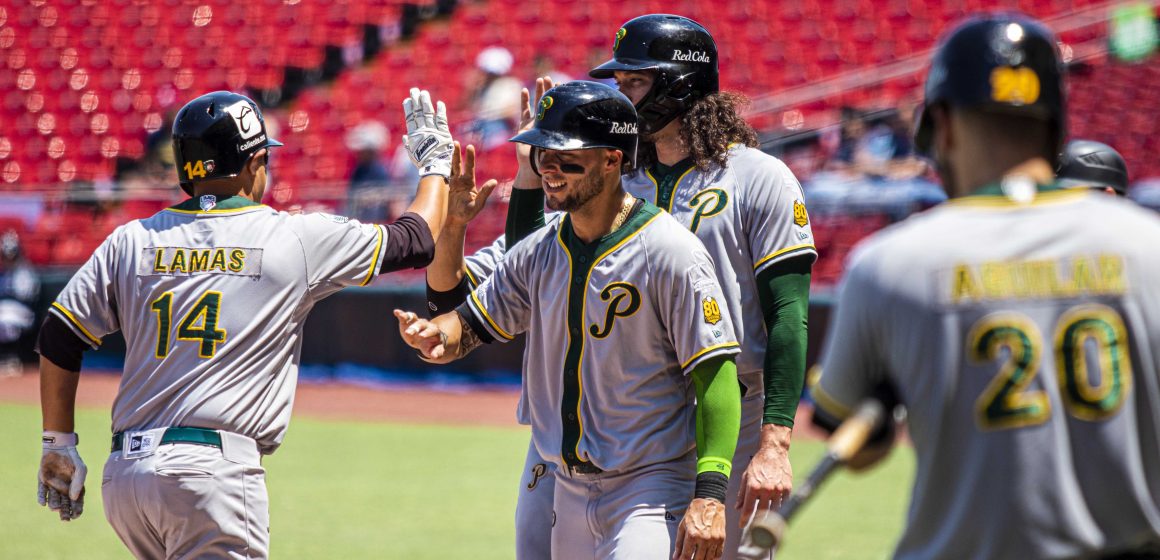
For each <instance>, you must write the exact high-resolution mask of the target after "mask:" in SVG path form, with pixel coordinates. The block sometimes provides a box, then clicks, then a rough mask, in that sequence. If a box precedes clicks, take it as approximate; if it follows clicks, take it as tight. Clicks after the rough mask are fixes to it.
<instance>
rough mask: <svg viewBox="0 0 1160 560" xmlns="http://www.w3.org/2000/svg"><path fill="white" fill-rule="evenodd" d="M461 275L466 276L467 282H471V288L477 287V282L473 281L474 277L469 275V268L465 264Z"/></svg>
mask: <svg viewBox="0 0 1160 560" xmlns="http://www.w3.org/2000/svg"><path fill="white" fill-rule="evenodd" d="M463 273H464V274H466V275H467V280H468V281H469V282H471V287H472V288H477V287H479V280H476V279H475V275H474V274H472V273H471V267H469V266H467V265H466V264H464V265H463Z"/></svg>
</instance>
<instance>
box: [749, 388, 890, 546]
mask: <svg viewBox="0 0 1160 560" xmlns="http://www.w3.org/2000/svg"><path fill="white" fill-rule="evenodd" d="M885 415H886V410H885V407H883V406H882V403H881V402H880V401H878V400H877V399H866V400H864V401H862V402H861V403H860V404H859V405H858V408H856V409H855V410H854V414H853V415H851V416H850V417H849V418H847V419H846V421H844V422H842V425H841V426H838V429H837V430H836V431H834V435H832V436H830V439H829V441H828V442H827V443H826V455H825V456H824V457H822V460H821V461H820V462H819V463H818V464H817V466H815V467H814V469H813V470H812V471H811V472H810V475H809V477H807V478H806V481H805V483H804V484H802V485H800V486H798V487H797V488H795V489H794V492H793V495H791V496H790V497H789V499H788V500H786V501H785V503H783V504H782V505H781V507H780V508H778V510H777V511H776V512H773V511H767V512H763V513H761V514H759V515H758V516H757V518H756V519H754V521H753V523H752V524H750V526H749V537H750V542H751V543H752V544H753V545H754V546H757V547H759V548H761V549H763V550H765V551H770V550H773V549H776V548H777V546H778V544H779V543H780V542H781V540H782V537H783V536H784V535H785V529H786V524H787V523H789V520H790V519H792V518H793V516H794V514H796V513H797V511H798V509H799V508H801V506H802V505H803V504H805V503H806V501H808V500H809V499H810V497H811V496H813V494H814V491H816V490H817V489H818V487H819V486H821V484H822V483H823V482H825V481H826V479H827V478H829V476H830V474H832V473H833V472H834V470H835V469H836V468H837V467H839V466H841V465H842V464H844V463H845V462H846V461H849V460H850V458H851V457H853V456H854V454H856V453H858V451H860V450H861V449H862V447H863V446H864V445H866V441H867V440H869V439H870V435H871V434H873V433H874V431H875V430H876V429H877V428H878V426H879V424H880V423H881V422H882V421H883V420H884V416H885Z"/></svg>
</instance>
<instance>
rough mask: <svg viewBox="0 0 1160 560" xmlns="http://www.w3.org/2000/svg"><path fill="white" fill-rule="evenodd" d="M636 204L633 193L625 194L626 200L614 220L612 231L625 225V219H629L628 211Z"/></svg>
mask: <svg viewBox="0 0 1160 560" xmlns="http://www.w3.org/2000/svg"><path fill="white" fill-rule="evenodd" d="M635 205H636V199H635V198H633V197H632V195H629V194H625V195H624V202H623V203H622V204H621V206H620V212H618V213H617V214H616V219H615V220H612V231H616V230H618V229H620V226H623V225H624V221H625V220H627V219H628V213H629V212H631V211H632V207H633V206H635Z"/></svg>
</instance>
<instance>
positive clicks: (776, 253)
mask: <svg viewBox="0 0 1160 560" xmlns="http://www.w3.org/2000/svg"><path fill="white" fill-rule="evenodd" d="M803 249H809V250H811V251H817V249H816V248H815V247H814V244H813V243H803V244H801V245H794V246H792V247H786V248H784V249H778V250H776V251H774V252H772V253H770V254H768V255H766V256H764V257H761V259H760V260H758V261H757V264H755V265H753V270H757V269H759V268H761V267H762V265H764V264H765V263H767V262H769V261H771V260H773V259H776V258H777V257H780V256H782V255H784V254H786V253H790V252H793V251H800V250H803Z"/></svg>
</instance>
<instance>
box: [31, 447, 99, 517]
mask: <svg viewBox="0 0 1160 560" xmlns="http://www.w3.org/2000/svg"><path fill="white" fill-rule="evenodd" d="M41 442H42V444H41V447H42V449H41V454H40V472H38V473H37V481H38V482H39V484H38V486H37V491H36V499H37V501H38V502H40V505H42V506H44V505H47V506H48V509H50V510H52V511H55V512H58V513H60V520H61V521H72V520H73V519H76V518H78V517H80V516H81V513H82V512H84V509H85V475H87V474H88V472H89V469H88V468H87V467H85V462H84V461H82V460H81V456H80V454H79V453H77V435H76V434H75V433H71V432H70V433H66V432H53V431H48V430H45V432H44V434H43V436H42V437H41Z"/></svg>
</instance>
